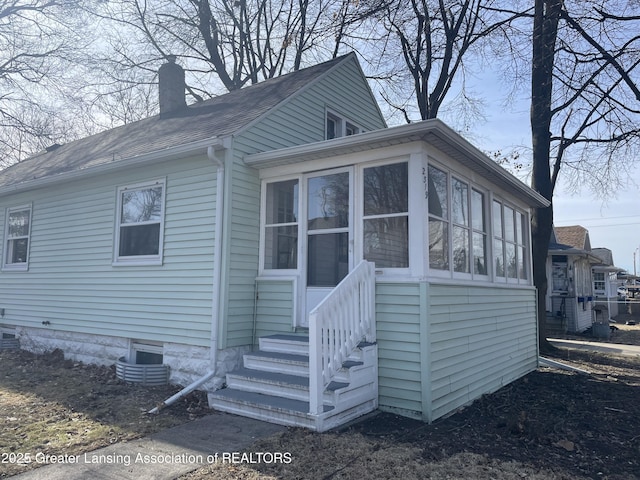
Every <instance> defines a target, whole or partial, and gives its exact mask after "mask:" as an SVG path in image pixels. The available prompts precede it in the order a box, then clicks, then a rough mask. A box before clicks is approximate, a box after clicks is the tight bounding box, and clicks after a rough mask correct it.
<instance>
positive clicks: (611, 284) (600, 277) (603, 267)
mask: <svg viewBox="0 0 640 480" xmlns="http://www.w3.org/2000/svg"><path fill="white" fill-rule="evenodd" d="M591 253H592V254H593V255H595V256H596V257H598V259H600V262H601V263H599V264H597V265H593V267H592V268H591V270H592V275H593V293H594V295H595V301H596V306H600V307H603V308H606V312H607V314H608V318H609V319H612V318H614V317H616V316H617V315H618V313H619V312H620V308H619V303H618V302H619V301H620V299H619V298H618V287H620V286H622V285H624V283H623V282H621V281H619V280H618V273H620V272H622V271H623V270H622V269H621V268H618V267H616V266H615V265H614V264H613V254H612V253H611V250H609V249H608V248H594V249H593V250H591ZM603 311H604V310H603Z"/></svg>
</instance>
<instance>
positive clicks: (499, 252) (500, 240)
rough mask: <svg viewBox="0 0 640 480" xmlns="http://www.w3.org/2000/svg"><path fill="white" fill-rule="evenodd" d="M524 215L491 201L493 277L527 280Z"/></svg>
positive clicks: (500, 203)
mask: <svg viewBox="0 0 640 480" xmlns="http://www.w3.org/2000/svg"><path fill="white" fill-rule="evenodd" d="M526 227H527V226H526V215H525V214H524V213H522V212H520V211H518V210H516V209H514V208H512V207H510V206H508V205H505V204H504V203H503V202H501V201H499V200H494V201H493V257H494V269H495V275H496V277H499V278H506V279H507V280H512V281H522V280H527V279H528V278H529V270H528V264H527V238H528V237H527V228H526Z"/></svg>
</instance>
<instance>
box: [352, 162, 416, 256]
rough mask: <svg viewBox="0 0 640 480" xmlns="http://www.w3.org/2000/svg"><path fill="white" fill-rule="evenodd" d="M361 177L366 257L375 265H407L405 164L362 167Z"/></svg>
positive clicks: (407, 213)
mask: <svg viewBox="0 0 640 480" xmlns="http://www.w3.org/2000/svg"><path fill="white" fill-rule="evenodd" d="M363 179H364V187H363V194H364V202H363V203H364V216H363V222H364V258H365V260H369V261H371V262H375V264H376V267H377V268H408V267H409V195H408V191H409V189H408V164H407V163H406V162H403V163H395V164H391V165H382V166H379V167H370V168H365V169H364V172H363Z"/></svg>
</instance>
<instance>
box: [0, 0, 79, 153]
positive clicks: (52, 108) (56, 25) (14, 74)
mask: <svg viewBox="0 0 640 480" xmlns="http://www.w3.org/2000/svg"><path fill="white" fill-rule="evenodd" d="M77 5H78V2H74V1H71V0H47V1H39V0H0V158H1V159H2V160H1V164H2V166H7V165H9V164H11V163H14V162H16V161H19V160H20V159H22V158H24V156H26V155H27V154H29V153H33V152H34V151H36V150H38V149H40V148H42V147H43V146H46V145H47V144H50V143H52V142H53V141H54V140H58V139H60V138H65V137H67V136H69V135H70V134H71V130H72V129H71V128H70V125H69V122H67V121H66V119H65V118H64V117H65V111H64V108H63V104H64V98H65V95H64V92H66V91H67V87H70V86H71V85H70V82H69V81H68V80H69V79H70V78H71V77H72V75H73V72H74V65H75V62H76V60H77V55H76V52H77V51H78V48H79V47H80V46H82V45H83V42H82V41H81V30H82V28H81V24H82V23H83V20H82V19H81V18H80V17H79V16H78V15H77V14H76V13H75V10H76V7H77Z"/></svg>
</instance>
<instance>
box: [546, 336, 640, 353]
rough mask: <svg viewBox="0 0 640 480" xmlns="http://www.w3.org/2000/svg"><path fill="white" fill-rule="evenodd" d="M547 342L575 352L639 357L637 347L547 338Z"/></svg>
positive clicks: (639, 351)
mask: <svg viewBox="0 0 640 480" xmlns="http://www.w3.org/2000/svg"><path fill="white" fill-rule="evenodd" d="M548 340H549V342H551V344H552V345H554V346H556V347H561V348H572V349H575V350H589V351H592V352H601V353H610V354H612V355H629V356H635V357H640V346H638V345H624V344H620V343H604V342H588V341H584V340H563V339H559V338H549V339H548Z"/></svg>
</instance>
